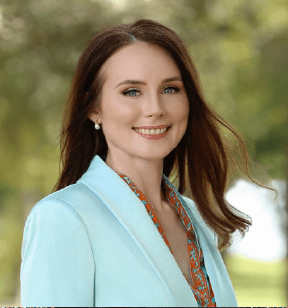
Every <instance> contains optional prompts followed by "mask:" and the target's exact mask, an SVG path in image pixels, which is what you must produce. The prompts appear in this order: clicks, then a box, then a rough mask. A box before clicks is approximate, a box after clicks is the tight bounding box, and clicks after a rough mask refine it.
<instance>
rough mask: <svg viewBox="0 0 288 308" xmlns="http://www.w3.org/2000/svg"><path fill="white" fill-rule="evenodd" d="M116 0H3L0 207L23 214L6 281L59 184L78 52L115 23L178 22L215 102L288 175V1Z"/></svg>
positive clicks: (12, 218)
mask: <svg viewBox="0 0 288 308" xmlns="http://www.w3.org/2000/svg"><path fill="white" fill-rule="evenodd" d="M115 3H116V1H112V0H109V1H108V0H107V1H104V0H98V1H97V0H94V1H92V0H81V1H80V0H61V1H56V0H49V1H47V0H16V1H11V0H2V1H1V4H0V49H1V53H0V66H1V68H2V69H1V70H0V110H1V112H0V127H1V130H0V143H1V151H0V164H1V179H0V192H1V195H0V202H1V203H0V215H1V219H3V217H4V219H5V221H7V222H9V224H10V226H16V225H17V223H18V222H19V221H20V222H22V225H21V228H20V227H18V228H15V229H13V232H12V231H11V230H12V229H9V230H10V231H9V232H8V231H7V230H8V229H7V230H6V229H5V228H9V227H8V224H7V223H6V224H4V225H3V224H2V225H1V226H2V228H1V241H2V243H5V245H6V246H5V247H10V248H9V249H8V248H7V249H6V248H5V250H4V249H3V246H0V272H1V275H0V276H1V278H2V279H3V281H8V280H9V279H10V280H11V279H12V280H13V279H15V281H16V280H17V279H18V277H17V275H16V274H15V273H16V272H17V271H19V251H18V252H17V253H14V252H12V251H13V250H15V249H14V248H13V249H12V247H14V245H19V238H20V239H21V237H22V230H23V223H24V222H25V220H26V217H27V215H28V213H29V211H30V209H31V208H32V206H33V205H34V204H35V203H36V202H37V201H39V200H40V199H41V198H42V197H44V196H45V195H47V194H49V193H50V192H51V190H52V188H53V187H54V185H55V183H56V180H57V176H58V172H59V170H58V162H59V145H58V142H59V139H58V135H59V133H60V124H61V115H62V112H63V107H64V102H65V99H66V98H67V95H68V91H69V87H70V83H71V78H72V75H73V72H74V70H75V66H76V63H77V60H78V57H79V56H80V53H81V52H82V50H83V49H84V48H85V46H86V44H87V42H88V41H89V40H90V39H91V38H92V36H93V35H95V34H96V33H98V32H99V31H100V30H101V29H103V28H104V27H106V26H109V25H113V24H119V23H127V22H133V21H135V20H137V19H141V18H149V19H154V20H156V21H159V22H162V23H164V24H165V25H167V26H169V27H171V28H172V29H173V30H175V31H176V32H177V33H178V34H179V35H180V37H181V38H182V39H183V40H184V42H185V43H186V45H187V46H188V49H189V52H190V54H191V56H192V59H193V60H194V62H195V64H196V67H197V69H198V71H199V75H200V79H201V82H202V85H203V89H204V94H205V97H206V99H207V101H208V102H209V103H210V104H211V105H212V106H213V107H214V108H215V109H216V111H217V112H218V113H219V114H220V115H222V116H223V117H224V118H225V119H227V120H228V121H230V122H231V123H232V124H233V125H234V126H236V127H237V128H238V129H239V130H240V131H241V132H242V133H243V134H244V136H245V137H246V138H247V139H248V140H249V142H250V146H249V151H250V154H251V158H252V159H253V160H255V161H257V162H259V163H263V164H265V165H266V166H267V169H268V172H269V175H270V176H271V177H273V178H281V179H283V178H284V176H285V174H284V171H283V170H284V168H285V166H286V162H287V156H286V152H285V151H286V150H285V149H286V148H287V130H288V128H287V114H288V111H287V106H288V104H287V84H288V80H287V79H288V75H287V71H288V50H287V46H288V34H287V29H288V22H287V16H288V3H287V1H284V0H275V1H268V0H266V1H264V0H263V1H256V0H254V1H247V0H245V1H240V0H224V1H223V0H221V1H220V0H213V1H208V0H203V1H198V0H192V1H191V0H179V1H178V0H177V1H168V0H153V1H151V0H150V1H149V0H145V1H144V0H142V1H140V0H138V1H135V0H133V1H131V0H126V1H123V2H122V4H118V6H117V5H116V4H115ZM118 3H119V1H118ZM120 3H121V2H120ZM11 196H12V197H11ZM9 213H10V214H11V213H13V215H12V214H11V215H9ZM7 215H8V216H7ZM7 217H9V218H7ZM5 226H6V227H5ZM18 226H19V225H18ZM13 228H14V227H13ZM7 245H8V246H7ZM16 250H17V249H16ZM3 251H4V252H3ZM11 273H13V274H11ZM13 285H14V286H15V285H17V283H12V282H11V283H9V284H7V287H6V288H4V289H3V285H0V289H1V290H2V291H1V292H2V293H1V294H0V297H5V296H8V295H10V294H13V292H15V290H14V289H13ZM3 290H4V291H3Z"/></svg>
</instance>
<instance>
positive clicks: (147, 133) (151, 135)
mask: <svg viewBox="0 0 288 308" xmlns="http://www.w3.org/2000/svg"><path fill="white" fill-rule="evenodd" d="M170 127H171V126H169V127H167V128H163V129H156V131H155V130H154V129H143V130H142V129H141V130H140V129H136V128H133V130H134V131H135V132H136V133H137V134H139V135H141V136H143V137H145V138H147V139H162V138H164V137H165V136H166V135H167V133H168V131H169V129H170Z"/></svg>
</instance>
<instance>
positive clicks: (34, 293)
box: [20, 198, 95, 307]
mask: <svg viewBox="0 0 288 308" xmlns="http://www.w3.org/2000/svg"><path fill="white" fill-rule="evenodd" d="M44 199H45V198H44ZM44 199H42V200H41V201H39V202H38V203H37V204H36V205H35V206H34V207H33V208H32V210H31V212H30V214H29V215H28V218H27V220H26V223H25V227H24V233H23V241H22V250H21V270H20V293H21V306H23V307H27V306H29V307H52V306H53V307H67V306H70V307H71V306H72V307H84V306H85V307H93V306H94V277H95V276H94V275H95V265H94V258H93V253H92V248H91V245H90V240H89V236H88V233H87V229H86V226H85V224H84V222H83V220H82V218H81V217H80V215H79V214H78V212H77V211H75V209H74V208H73V207H72V206H70V205H69V204H67V203H66V202H64V201H60V200H57V199H52V198H51V199H47V200H44ZM43 200H44V201H43Z"/></svg>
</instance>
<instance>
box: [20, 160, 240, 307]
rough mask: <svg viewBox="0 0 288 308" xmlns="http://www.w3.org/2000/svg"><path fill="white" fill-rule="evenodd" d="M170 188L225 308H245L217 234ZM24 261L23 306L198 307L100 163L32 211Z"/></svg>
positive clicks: (137, 209) (129, 196) (143, 216)
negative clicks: (187, 219)
mask: <svg viewBox="0 0 288 308" xmlns="http://www.w3.org/2000/svg"><path fill="white" fill-rule="evenodd" d="M163 177H164V179H165V181H168V182H169V180H168V178H167V177H166V176H165V175H164V174H163ZM169 183H170V185H171V187H172V188H173V189H174V190H175V192H176V194H177V196H178V198H180V201H181V202H182V204H183V206H184V208H185V209H186V211H187V214H188V215H189V216H190V219H191V220H192V222H193V224H194V228H195V229H196V233H197V238H198V241H199V243H200V246H201V248H202V251H203V254H204V260H205V265H206V270H207V272H208V276H209V278H210V281H211V284H212V288H213V291H214V294H215V299H216V304H217V307H220V306H222V307H231V306H232V307H235V306H238V305H237V301H236V297H235V293H234V290H233V287H232V284H231V281H230V278H229V276H228V272H227V270H226V267H225V265H224V263H223V260H222V257H221V254H220V253H219V250H218V248H217V246H216V237H215V235H214V233H213V232H212V231H211V229H210V228H209V227H208V226H207V225H206V224H205V223H204V221H203V219H202V218H201V216H200V214H199V212H198V211H197V208H196V206H195V203H194V202H193V201H192V200H191V199H189V198H187V197H184V196H182V195H181V196H180V194H179V192H178V191H177V189H176V188H175V187H174V186H173V184H172V183H171V182H169ZM21 257H22V262H21V272H20V282H21V306H26V307H27V306H29V307H56V306H60V307H65V306H70V307H71V306H72V307H83V306H85V307H198V305H197V302H196V300H195V297H194V294H193V292H192V290H191V288H190V286H189V284H188V283H187V281H186V279H185V277H184V276H183V274H182V272H181V270H180V268H179V267H178V264H177V262H176V261H175V259H174V257H173V255H172V254H171V252H170V250H169V248H168V246H167V245H166V244H165V242H164V240H163V238H162V236H161V234H160V233H159V231H158V230H157V228H156V226H155V224H154V222H153V221H152V219H151V218H150V216H149V214H148V213H147V210H146V208H145V206H144V205H143V203H142V202H141V200H140V199H139V198H138V197H137V196H136V195H135V193H134V192H133V191H132V190H131V188H130V187H129V186H128V185H127V183H125V182H124V181H123V179H122V178H121V177H120V176H119V175H118V174H117V173H116V172H115V171H114V170H113V169H111V168H110V167H109V166H108V165H106V163H105V161H103V160H102V159H101V157H99V156H98V155H96V156H95V157H94V158H93V160H92V162H91V164H90V166H89V168H88V170H87V171H86V172H85V173H84V174H83V175H82V177H81V178H80V179H79V180H78V182H77V183H76V184H72V185H69V186H67V187H65V188H63V189H61V190H59V191H56V192H54V193H52V194H50V195H48V196H46V197H45V198H43V199H42V200H40V201H39V202H38V203H37V204H36V205H35V206H34V207H33V208H32V210H31V212H30V214H29V215H28V218H27V220H26V223H25V228H24V233H23V241H22V250H21Z"/></svg>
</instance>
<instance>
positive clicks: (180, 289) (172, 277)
mask: <svg viewBox="0 0 288 308" xmlns="http://www.w3.org/2000/svg"><path fill="white" fill-rule="evenodd" d="M165 178H166V177H165ZM166 179H167V178H166ZM167 180H168V179H167ZM78 182H81V183H83V184H85V185H87V186H88V187H89V188H90V189H92V191H94V192H95V193H96V194H97V195H98V196H99V197H100V198H101V199H102V201H103V203H104V204H105V205H106V206H107V207H108V208H109V210H110V211H111V212H112V213H113V214H114V215H115V217H116V218H117V219H118V221H119V222H120V223H121V224H122V226H123V228H125V229H126V231H127V232H128V233H129V235H130V236H131V238H132V239H133V240H134V241H135V243H136V244H137V246H138V247H139V249H140V250H141V252H142V253H143V255H144V256H145V257H146V258H147V260H148V262H149V263H150V265H151V267H152V268H153V269H154V270H155V272H156V273H157V274H158V276H159V278H160V279H161V280H162V282H163V284H164V285H165V287H166V288H167V290H168V292H169V293H170V296H171V297H172V300H173V301H174V302H175V305H176V306H180V307H181V306H182V307H198V304H197V302H196V300H195V297H194V294H193V292H192V290H191V288H190V286H189V284H188V283H187V281H186V279H185V278H184V276H183V274H182V272H181V270H180V268H179V267H178V264H177V262H176V261H175V259H174V257H173V255H172V254H171V252H170V250H169V248H168V247H167V245H166V244H165V242H164V241H163V238H162V236H161V234H160V233H159V231H158V230H157V228H156V227H155V225H154V222H153V221H152V219H151V218H150V216H149V214H148V213H147V210H146V208H145V206H144V205H143V203H142V202H141V200H140V199H139V198H138V197H137V196H136V195H135V193H133V191H132V190H131V189H130V187H129V186H128V185H127V184H126V183H125V182H124V181H123V179H121V178H120V177H119V175H118V174H117V173H116V172H115V171H114V170H113V169H111V168H110V167H109V166H108V165H107V164H106V163H105V162H104V161H103V160H102V159H101V158H100V156H98V155H96V156H95V157H94V158H93V160H92V161H91V164H90V166H89V168H88V170H87V171H86V172H85V173H84V174H83V175H82V177H81V178H80V179H79V180H78ZM181 202H182V200H181Z"/></svg>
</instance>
